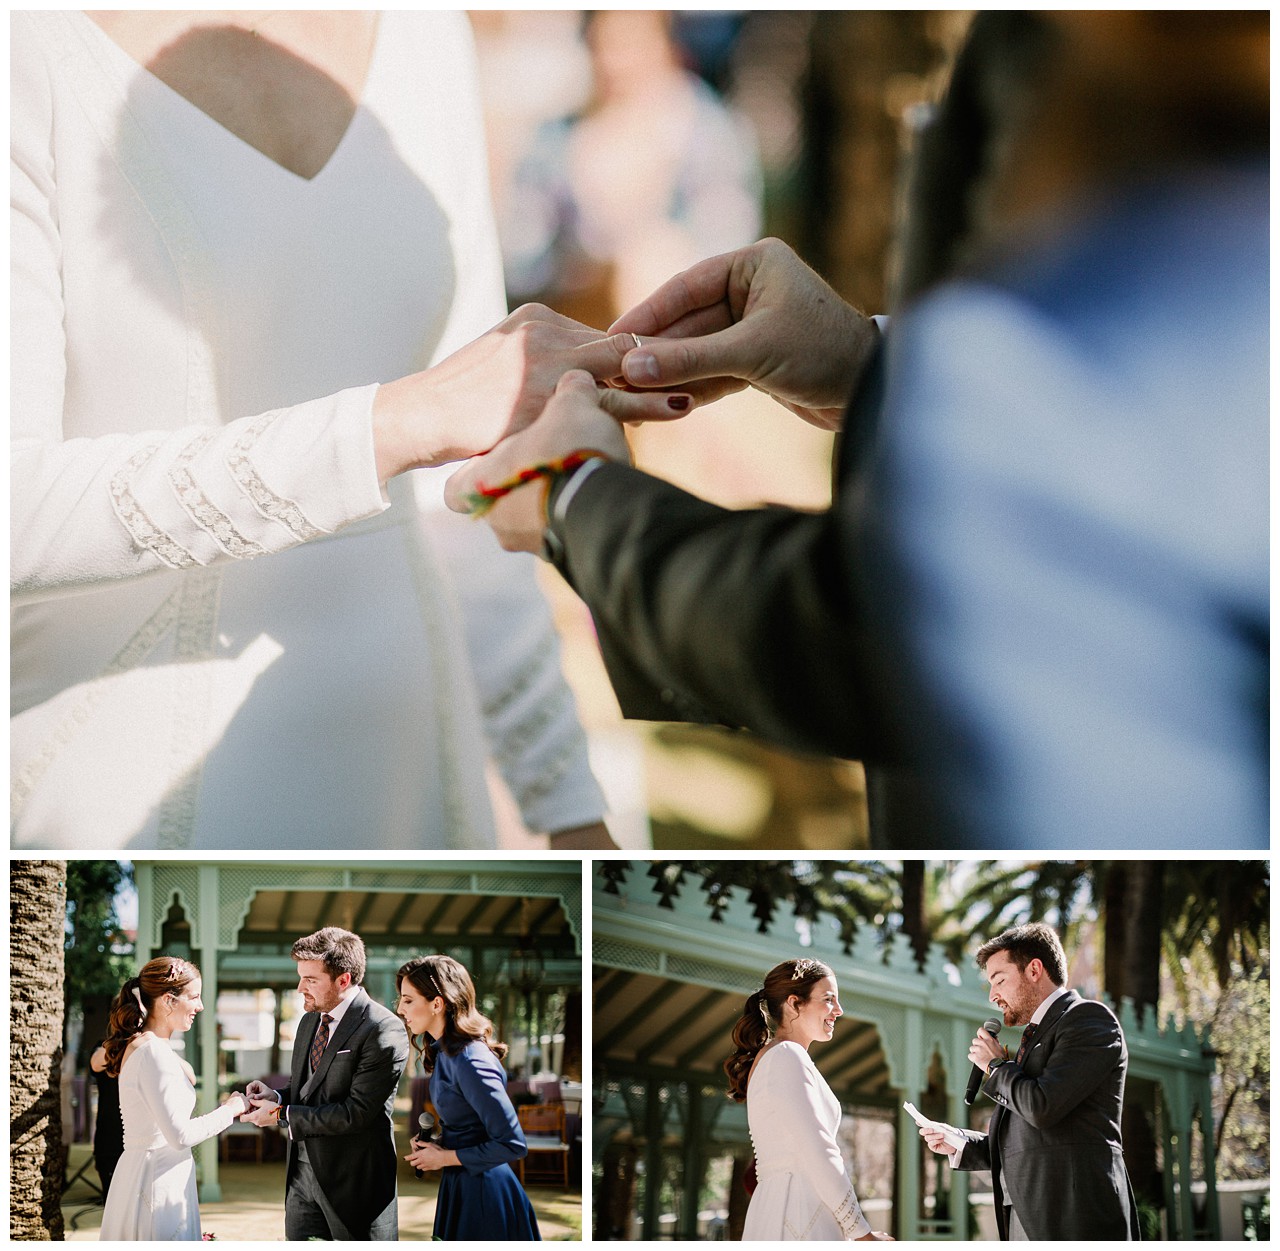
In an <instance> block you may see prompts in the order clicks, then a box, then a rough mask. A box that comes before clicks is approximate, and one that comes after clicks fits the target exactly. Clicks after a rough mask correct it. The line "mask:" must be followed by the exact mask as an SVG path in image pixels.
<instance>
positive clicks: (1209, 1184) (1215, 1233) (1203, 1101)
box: [1199, 1076, 1222, 1241]
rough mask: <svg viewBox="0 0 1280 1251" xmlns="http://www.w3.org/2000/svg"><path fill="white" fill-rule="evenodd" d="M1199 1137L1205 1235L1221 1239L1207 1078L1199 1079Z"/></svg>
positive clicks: (1211, 1102)
mask: <svg viewBox="0 0 1280 1251" xmlns="http://www.w3.org/2000/svg"><path fill="white" fill-rule="evenodd" d="M1199 1084H1200V1136H1201V1138H1202V1139H1203V1140H1204V1185H1205V1195H1204V1208H1205V1223H1206V1226H1207V1229H1206V1233H1207V1236H1208V1237H1209V1238H1211V1239H1214V1240H1215V1241H1216V1240H1219V1239H1221V1237H1222V1212H1221V1211H1220V1210H1219V1207H1218V1176H1217V1174H1218V1161H1217V1158H1216V1156H1215V1153H1214V1148H1213V1135H1214V1127H1213V1087H1212V1086H1211V1085H1210V1082H1209V1078H1208V1077H1207V1076H1204V1077H1201V1079H1200V1083H1199Z"/></svg>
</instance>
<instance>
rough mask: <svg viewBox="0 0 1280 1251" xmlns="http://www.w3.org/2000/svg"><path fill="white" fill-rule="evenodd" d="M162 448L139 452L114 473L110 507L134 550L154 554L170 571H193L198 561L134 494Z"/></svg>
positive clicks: (153, 446)
mask: <svg viewBox="0 0 1280 1251" xmlns="http://www.w3.org/2000/svg"><path fill="white" fill-rule="evenodd" d="M159 448H160V445H159V444H158V443H153V444H151V445H150V446H149V447H144V448H141V449H139V450H138V451H136V452H134V454H133V455H132V456H130V457H129V459H128V460H127V461H125V463H124V464H123V465H121V466H120V468H119V469H118V470H116V472H115V473H114V474H112V476H111V504H112V507H113V508H114V509H115V512H116V516H117V517H118V518H119V519H120V524H121V525H122V526H124V528H125V529H126V530H127V531H128V532H129V537H130V538H131V539H132V540H133V543H134V546H135V547H137V548H138V549H139V550H140V551H150V552H154V553H155V555H156V556H158V557H159V558H160V560H161V561H163V562H164V563H165V564H166V565H168V566H169V567H170V568H171V569H190V568H191V567H192V566H193V565H196V564H199V562H198V561H197V560H196V558H195V557H194V556H193V555H192V554H191V553H190V552H189V551H187V549H186V548H185V547H183V546H182V544H181V543H178V542H176V541H175V540H174V539H173V538H171V537H170V536H169V535H168V534H166V533H165V532H164V531H163V530H161V529H160V527H159V526H157V525H156V524H155V523H154V522H153V521H152V520H151V518H150V517H148V516H147V513H146V511H145V510H144V509H143V507H142V505H141V504H140V503H139V502H138V499H137V496H136V495H135V494H134V484H135V482H136V480H137V476H138V473H139V472H140V471H141V470H142V468H143V467H144V466H145V465H146V464H147V463H148V462H149V461H150V460H151V459H152V458H153V457H154V456H155V454H156V453H157V452H158V451H159Z"/></svg>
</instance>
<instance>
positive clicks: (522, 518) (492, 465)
mask: <svg viewBox="0 0 1280 1251" xmlns="http://www.w3.org/2000/svg"><path fill="white" fill-rule="evenodd" d="M654 399H659V400H660V401H661V403H662V405H663V407H664V409H665V410H666V413H667V415H668V416H671V415H673V413H674V411H675V410H674V409H672V408H671V407H670V405H671V403H672V401H681V400H682V401H683V403H682V405H681V409H680V411H682V412H683V411H685V408H686V407H687V405H688V397H687V396H684V397H681V396H674V397H673V396H652V395H651V396H642V395H634V394H632V393H631V392H628V391H611V390H604V391H601V390H598V389H597V387H596V385H595V383H594V382H593V381H592V379H591V377H590V375H588V374H584V373H580V372H575V373H569V374H565V375H564V377H563V378H561V379H560V382H559V384H558V385H557V387H556V393H555V395H554V396H553V397H552V399H551V402H550V403H549V404H548V405H547V407H546V411H545V412H544V413H543V414H542V416H541V417H539V418H538V420H537V421H535V422H534V423H533V425H531V426H529V427H528V429H526V430H522V431H521V432H520V433H519V434H517V435H515V436H513V437H512V438H510V439H507V440H505V441H504V442H502V443H500V444H499V445H498V446H497V447H496V448H495V449H494V450H493V451H492V452H490V453H489V454H488V455H486V456H481V457H478V458H477V459H476V460H473V461H471V462H470V463H469V464H466V465H464V466H462V468H461V469H459V470H458V471H457V472H456V473H455V474H454V475H453V476H452V477H451V478H450V479H449V481H448V482H447V483H445V489H444V500H445V503H446V504H448V506H449V507H450V508H452V509H453V510H454V511H455V512H472V511H475V510H476V509H477V507H480V506H481V505H483V504H484V503H485V493H486V492H489V493H490V498H492V496H493V493H494V492H498V491H501V492H502V494H501V496H500V497H498V498H497V501H496V503H493V504H492V505H491V506H489V507H487V509H485V510H484V511H483V514H482V515H483V516H484V519H485V521H487V522H488V523H489V525H490V526H492V527H493V532H494V534H496V535H497V536H498V542H499V543H501V544H502V546H503V547H504V548H506V549H507V551H509V552H539V551H541V550H542V534H543V530H544V529H545V527H546V524H547V513H546V496H547V480H546V478H545V477H540V476H536V477H534V478H532V479H530V480H529V481H526V482H525V483H524V485H522V486H514V489H508V488H510V487H513V484H515V483H518V482H520V480H521V475H522V474H526V473H528V472H529V471H531V470H532V469H533V468H534V467H535V466H539V465H547V464H553V463H555V462H557V461H561V460H563V459H564V458H565V457H567V456H569V455H571V454H572V453H575V452H592V453H596V454H598V455H599V456H601V457H602V458H604V459H605V460H616V461H621V462H623V463H624V464H630V463H631V450H630V448H629V447H628V446H627V440H626V437H625V435H624V434H623V432H622V426H621V424H620V423H621V422H625V421H630V420H633V419H635V414H636V413H637V412H639V411H642V410H643V407H644V406H645V405H646V403H647V402H650V401H652V400H654Z"/></svg>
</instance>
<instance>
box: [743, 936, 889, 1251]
mask: <svg viewBox="0 0 1280 1251" xmlns="http://www.w3.org/2000/svg"><path fill="white" fill-rule="evenodd" d="M843 1015H844V1010H843V1009H842V1008H841V1007H840V997H839V991H838V989H837V987H836V979H835V975H834V974H833V973H832V972H831V970H830V968H828V967H827V965H825V964H823V963H822V962H821V961H820V960H786V961H784V962H783V963H782V964H780V965H778V966H777V967H776V968H774V969H771V970H770V971H769V973H768V975H767V976H766V977H765V979H764V986H763V987H762V988H761V989H760V990H758V991H756V992H755V993H754V994H753V995H751V997H750V998H749V999H748V1000H747V1002H746V1005H745V1007H744V1008H743V1014H742V1017H741V1018H740V1020H739V1021H738V1024H737V1025H736V1026H734V1030H733V1043H734V1048H735V1050H734V1053H733V1055H731V1056H730V1057H729V1059H727V1060H726V1061H725V1063H724V1069H725V1072H726V1073H727V1074H728V1076H729V1094H730V1096H731V1097H732V1098H734V1099H736V1100H737V1101H738V1102H739V1103H741V1102H743V1101H744V1100H745V1101H746V1105H747V1123H748V1126H749V1127H750V1130H751V1143H752V1147H753V1148H754V1150H755V1157H756V1158H755V1169H756V1188H755V1191H754V1193H753V1194H752V1196H751V1203H750V1206H749V1207H748V1208H747V1219H746V1224H745V1226H744V1227H743V1231H742V1239H743V1241H744V1242H779V1241H781V1242H830V1241H839V1240H846V1241H853V1240H857V1241H862V1242H870V1241H878V1242H891V1241H893V1240H892V1239H891V1238H890V1237H889V1235H888V1234H883V1233H876V1232H874V1231H873V1230H872V1228H871V1225H870V1224H869V1222H868V1221H867V1219H866V1217H864V1216H863V1215H862V1208H861V1207H860V1206H859V1205H858V1197H857V1195H855V1194H854V1192H853V1183H852V1182H851V1181H850V1180H849V1173H848V1171H847V1170H846V1168H845V1165H844V1157H843V1155H842V1154H841V1151H840V1144H839V1142H838V1141H837V1138H836V1134H837V1132H838V1131H839V1129H840V1118H841V1111H840V1101H839V1100H838V1099H837V1098H836V1097H835V1095H834V1094H833V1093H832V1091H831V1087H830V1086H828V1085H827V1083H826V1081H825V1080H824V1079H823V1077H822V1074H821V1073H819V1072H818V1070H817V1067H816V1066H815V1065H814V1063H813V1061H812V1060H811V1059H810V1058H809V1047H810V1045H811V1044H813V1043H815V1042H829V1041H830V1040H831V1037H832V1034H833V1033H834V1031H835V1025H836V1021H837V1020H839V1018H840V1017H841V1016H843ZM771 1022H772V1023H773V1025H774V1026H775V1027H776V1032H775V1031H771V1030H770V1023H771Z"/></svg>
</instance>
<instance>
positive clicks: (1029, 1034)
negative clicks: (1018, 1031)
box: [1015, 1025, 1036, 1064]
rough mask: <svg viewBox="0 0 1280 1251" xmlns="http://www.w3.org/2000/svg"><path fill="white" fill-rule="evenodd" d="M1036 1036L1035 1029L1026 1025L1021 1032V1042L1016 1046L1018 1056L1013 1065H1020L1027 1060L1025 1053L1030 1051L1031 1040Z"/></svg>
mask: <svg viewBox="0 0 1280 1251" xmlns="http://www.w3.org/2000/svg"><path fill="white" fill-rule="evenodd" d="M1035 1035H1036V1027H1035V1026H1034V1025H1028V1026H1027V1027H1026V1028H1025V1029H1024V1030H1023V1031H1022V1041H1021V1042H1020V1043H1019V1044H1018V1055H1017V1059H1016V1060H1015V1063H1017V1064H1021V1063H1022V1062H1023V1060H1025V1059H1026V1058H1027V1052H1028V1051H1030V1050H1031V1040H1032V1039H1033V1038H1034V1037H1035Z"/></svg>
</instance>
